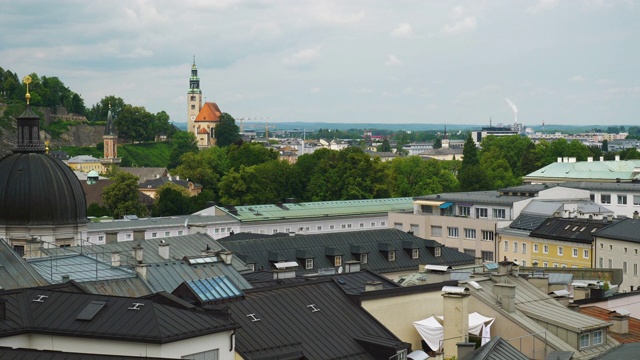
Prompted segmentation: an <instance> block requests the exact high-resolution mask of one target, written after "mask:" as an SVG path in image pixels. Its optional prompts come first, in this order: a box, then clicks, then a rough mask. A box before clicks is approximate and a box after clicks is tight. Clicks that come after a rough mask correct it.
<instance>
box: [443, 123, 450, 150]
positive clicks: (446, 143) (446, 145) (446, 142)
mask: <svg viewBox="0 0 640 360" xmlns="http://www.w3.org/2000/svg"><path fill="white" fill-rule="evenodd" d="M442 148H443V149H448V148H449V136H448V135H447V125H445V126H444V136H443V137H442Z"/></svg>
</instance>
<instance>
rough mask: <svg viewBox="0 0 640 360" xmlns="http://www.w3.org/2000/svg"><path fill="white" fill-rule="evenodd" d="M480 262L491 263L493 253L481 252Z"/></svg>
mask: <svg viewBox="0 0 640 360" xmlns="http://www.w3.org/2000/svg"><path fill="white" fill-rule="evenodd" d="M481 254H482V261H493V251H481Z"/></svg>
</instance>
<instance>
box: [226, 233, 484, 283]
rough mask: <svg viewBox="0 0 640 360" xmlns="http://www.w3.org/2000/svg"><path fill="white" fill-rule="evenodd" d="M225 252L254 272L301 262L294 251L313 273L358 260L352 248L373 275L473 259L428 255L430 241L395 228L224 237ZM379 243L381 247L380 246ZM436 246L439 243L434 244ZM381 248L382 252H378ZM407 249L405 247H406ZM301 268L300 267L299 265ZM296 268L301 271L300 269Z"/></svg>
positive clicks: (447, 252) (453, 253) (445, 252)
mask: <svg viewBox="0 0 640 360" xmlns="http://www.w3.org/2000/svg"><path fill="white" fill-rule="evenodd" d="M218 241H219V242H220V243H221V244H222V245H223V246H224V247H226V248H227V249H229V250H231V251H233V252H235V253H238V254H241V255H242V256H245V257H248V258H251V259H254V260H255V261H256V265H257V266H256V270H257V269H260V267H262V269H263V270H268V269H271V268H272V262H273V261H301V262H302V261H303V260H301V259H298V258H296V252H297V251H299V250H304V251H305V253H306V254H309V255H307V256H309V258H313V259H314V269H310V270H305V272H308V273H315V272H317V271H318V269H323V268H334V267H335V266H334V262H333V261H334V258H333V256H335V255H342V262H343V264H344V263H345V262H347V261H350V260H360V255H359V253H358V254H354V253H352V245H356V246H359V247H360V251H364V253H367V254H368V256H367V258H368V259H367V260H368V262H367V263H366V264H362V266H361V267H362V269H369V270H371V271H374V272H377V273H388V272H395V271H407V270H418V266H419V265H425V264H431V265H450V266H454V265H466V264H473V263H474V261H475V259H474V257H473V256H470V255H466V254H464V253H461V252H459V251H457V250H455V249H451V248H447V247H441V249H442V255H441V256H439V257H434V256H433V255H432V251H433V246H434V245H435V244H437V243H436V242H433V241H425V240H424V239H421V238H419V237H416V236H414V235H411V234H408V233H405V232H403V231H400V230H396V229H383V230H370V231H352V232H341V233H330V234H316V235H296V236H283V237H271V238H258V239H243V240H235V239H234V238H233V237H227V238H224V239H219V240H218ZM381 244H382V245H381ZM413 245H415V247H416V248H417V249H419V250H420V251H419V257H418V258H417V259H412V258H411V248H412V247H414V246H413ZM438 245H439V244H438ZM381 246H382V250H381ZM407 246H409V248H407ZM385 248H394V249H395V250H396V258H395V261H388V260H387V254H388V253H387V251H385ZM301 265H304V263H302V264H301ZM300 268H303V266H301V267H300Z"/></svg>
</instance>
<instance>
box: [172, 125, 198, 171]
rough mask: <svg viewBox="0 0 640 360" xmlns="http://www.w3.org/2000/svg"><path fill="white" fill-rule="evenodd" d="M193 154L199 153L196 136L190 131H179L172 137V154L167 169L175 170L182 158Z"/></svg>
mask: <svg viewBox="0 0 640 360" xmlns="http://www.w3.org/2000/svg"><path fill="white" fill-rule="evenodd" d="M188 152H192V153H196V152H198V142H197V140H196V137H195V135H193V133H191V132H188V131H178V132H176V133H175V134H173V136H172V137H171V152H170V153H169V164H167V168H169V169H175V168H176V167H178V165H180V157H182V155H184V154H186V153H188Z"/></svg>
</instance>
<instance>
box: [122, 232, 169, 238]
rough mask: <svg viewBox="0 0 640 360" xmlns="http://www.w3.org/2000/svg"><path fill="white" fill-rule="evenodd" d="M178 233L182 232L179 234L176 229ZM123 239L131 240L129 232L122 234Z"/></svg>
mask: <svg viewBox="0 0 640 360" xmlns="http://www.w3.org/2000/svg"><path fill="white" fill-rule="evenodd" d="M178 235H182V234H180V231H178ZM124 239H125V240H131V234H125V235H124Z"/></svg>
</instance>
